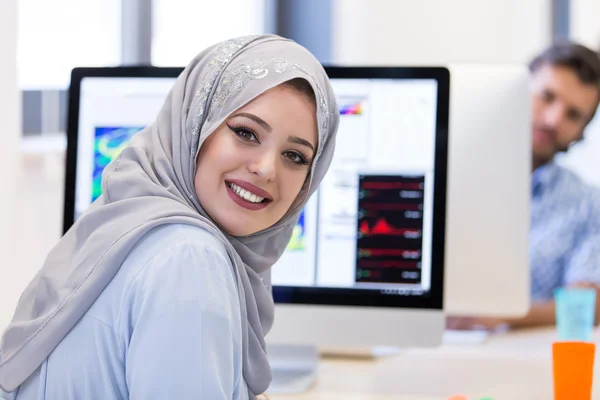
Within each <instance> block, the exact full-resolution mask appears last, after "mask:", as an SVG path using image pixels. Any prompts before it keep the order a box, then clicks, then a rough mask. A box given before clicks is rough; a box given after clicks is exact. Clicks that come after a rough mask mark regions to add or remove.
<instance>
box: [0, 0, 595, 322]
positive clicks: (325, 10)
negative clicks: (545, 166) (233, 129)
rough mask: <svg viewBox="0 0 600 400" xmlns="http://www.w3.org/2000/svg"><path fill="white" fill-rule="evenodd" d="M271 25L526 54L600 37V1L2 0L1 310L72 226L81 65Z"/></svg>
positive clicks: (407, 50) (176, 62) (415, 58)
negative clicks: (69, 190)
mask: <svg viewBox="0 0 600 400" xmlns="http://www.w3.org/2000/svg"><path fill="white" fill-rule="evenodd" d="M265 32H266V33H277V34H280V35H283V36H287V37H289V38H292V39H294V40H296V41H298V42H299V43H300V44H302V45H304V46H306V47H307V48H308V49H309V50H311V51H312V52H313V53H314V54H315V55H316V56H317V57H318V58H319V59H320V60H321V61H322V62H323V63H324V64H330V65H333V64H339V65H349V64H352V65H444V64H447V63H451V62H475V63H486V62H494V63H501V62H510V63H514V62H516V63H527V62H528V61H529V60H530V59H531V58H532V57H533V56H534V55H535V54H536V53H538V52H540V51H541V50H542V49H543V48H544V47H546V46H548V45H549V44H550V43H551V42H552V40H553V39H556V38H570V39H573V40H576V41H578V42H580V43H582V44H585V45H587V46H589V47H591V48H593V49H600V1H598V0H528V1H522V0H486V1H481V0H419V1H415V0H369V1H364V0H219V1H208V0H103V1H97V0H2V2H1V4H0V54H1V57H0V120H1V121H2V128H1V129H0V183H1V184H0V187H1V193H0V252H2V254H3V257H2V264H3V265H2V269H1V271H2V272H1V274H0V279H2V281H0V282H2V283H6V282H9V283H10V284H4V285H2V290H0V302H1V306H2V307H1V308H0V321H1V323H5V321H6V320H8V319H9V318H10V316H11V313H12V310H13V303H14V301H16V298H17V295H18V293H20V292H21V291H22V289H23V287H24V285H25V284H26V283H27V282H28V281H29V280H30V279H31V277H32V276H33V274H34V273H35V271H36V270H37V269H38V268H39V267H40V266H41V263H42V262H43V259H44V257H45V255H46V253H47V251H49V249H50V248H51V247H52V246H53V244H54V243H55V242H56V240H57V239H58V238H59V236H60V234H61V223H62V196H63V184H64V182H63V179H64V154H65V149H66V138H65V124H66V114H67V89H68V85H69V77H70V72H71V69H72V68H74V67H77V66H116V65H138V64H152V65H157V66H185V65H186V64H187V63H188V62H189V61H190V59H191V58H192V57H193V56H195V55H196V54H197V53H198V52H199V51H200V50H202V49H204V48H205V47H206V46H208V45H210V44H213V43H215V42H217V41H220V40H222V39H225V38H229V37H233V36H238V35H244V34H251V33H265ZM507 118H510V116H507ZM588 131H589V132H588V133H587V136H586V140H585V141H584V142H583V143H581V144H579V145H577V146H578V148H577V149H574V151H572V152H569V157H568V158H566V159H564V160H561V162H563V163H564V164H565V165H568V166H569V167H571V168H573V169H575V170H577V171H578V172H579V173H580V175H581V176H582V177H583V178H584V179H585V180H588V181H590V182H592V183H594V184H598V185H600V173H599V172H598V171H600V161H599V159H600V157H598V156H596V155H597V154H600V132H598V131H600V123H599V122H598V118H596V121H594V122H593V123H592V124H591V125H590V127H589V128H588ZM15 210H16V211H15Z"/></svg>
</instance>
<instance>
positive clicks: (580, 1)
mask: <svg viewBox="0 0 600 400" xmlns="http://www.w3.org/2000/svg"><path fill="white" fill-rule="evenodd" d="M570 25H571V38H572V39H573V40H576V41H578V42H580V43H581V44H583V45H586V46H589V47H590V48H592V49H594V50H600V0H571V21H570ZM598 113H599V114H597V115H596V117H595V118H594V120H593V121H592V122H591V123H590V125H589V126H588V128H587V129H586V131H585V140H584V141H583V142H581V143H579V144H577V145H575V146H574V147H573V148H572V149H571V150H569V152H568V153H567V154H566V155H565V156H564V157H561V158H559V159H560V162H561V163H562V164H563V165H565V166H567V167H569V168H571V169H572V170H573V171H575V172H576V173H577V174H579V176H581V178H582V179H584V180H585V181H587V182H588V183H591V184H593V185H597V186H600V157H598V155H599V154H600V110H599V111H598Z"/></svg>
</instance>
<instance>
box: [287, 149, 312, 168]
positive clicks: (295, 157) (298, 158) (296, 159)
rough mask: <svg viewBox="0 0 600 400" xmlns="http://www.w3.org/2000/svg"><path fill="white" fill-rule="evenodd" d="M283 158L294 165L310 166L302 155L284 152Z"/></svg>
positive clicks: (308, 161)
mask: <svg viewBox="0 0 600 400" xmlns="http://www.w3.org/2000/svg"><path fill="white" fill-rule="evenodd" d="M283 156H284V157H285V158H287V159H288V160H290V161H291V162H293V163H294V164H296V165H308V164H310V160H309V159H308V158H306V157H305V156H304V155H302V154H300V153H297V152H295V151H286V152H285V153H283Z"/></svg>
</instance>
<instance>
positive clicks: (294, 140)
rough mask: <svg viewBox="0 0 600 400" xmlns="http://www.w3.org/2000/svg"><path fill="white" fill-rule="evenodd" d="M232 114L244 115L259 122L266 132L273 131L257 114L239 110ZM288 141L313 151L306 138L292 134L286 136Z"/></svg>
mask: <svg viewBox="0 0 600 400" xmlns="http://www.w3.org/2000/svg"><path fill="white" fill-rule="evenodd" d="M234 116H235V117H245V118H248V119H251V120H252V121H254V122H256V123H257V124H259V125H260V126H261V127H262V128H263V129H264V130H266V131H267V132H269V133H270V132H271V131H273V128H271V125H269V124H268V123H267V121H265V120H264V119H262V118H260V117H259V116H256V115H254V114H250V113H246V112H240V113H237V114H235V115H234ZM288 142H291V143H296V144H300V145H303V146H306V147H308V148H309V149H311V150H312V151H313V152H314V151H315V146H313V145H312V143H311V142H309V141H308V140H304V139H302V138H299V137H298V136H292V135H290V136H288Z"/></svg>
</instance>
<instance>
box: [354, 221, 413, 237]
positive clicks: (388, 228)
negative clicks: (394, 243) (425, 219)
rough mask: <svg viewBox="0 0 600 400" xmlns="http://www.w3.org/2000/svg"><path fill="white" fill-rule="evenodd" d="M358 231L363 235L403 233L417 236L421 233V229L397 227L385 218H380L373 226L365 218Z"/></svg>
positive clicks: (405, 235) (407, 235) (408, 235)
mask: <svg viewBox="0 0 600 400" xmlns="http://www.w3.org/2000/svg"><path fill="white" fill-rule="evenodd" d="M358 231H359V232H360V233H361V234H362V235H363V236H369V235H371V236H374V235H403V236H404V237H412V238H416V237H419V236H420V235H421V230H420V229H414V228H395V227H393V226H392V225H390V223H389V222H388V221H387V220H386V219H385V218H379V219H378V220H377V222H375V224H374V225H373V226H372V227H369V222H368V221H366V220H363V221H362V222H361V223H360V227H359V229H358Z"/></svg>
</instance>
